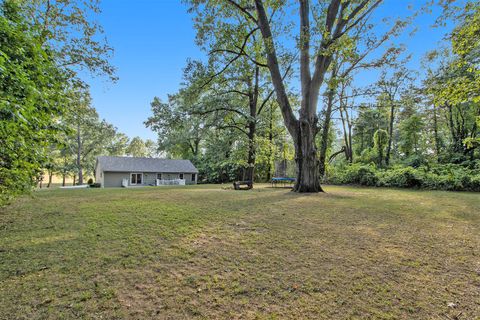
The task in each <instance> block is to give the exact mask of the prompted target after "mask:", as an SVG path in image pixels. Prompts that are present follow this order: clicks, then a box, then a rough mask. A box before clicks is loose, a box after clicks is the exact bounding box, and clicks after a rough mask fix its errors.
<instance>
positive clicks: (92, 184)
mask: <svg viewBox="0 0 480 320" xmlns="http://www.w3.org/2000/svg"><path fill="white" fill-rule="evenodd" d="M88 186H89V187H90V188H100V187H101V186H102V184H101V183H99V182H95V183H89V184H88Z"/></svg>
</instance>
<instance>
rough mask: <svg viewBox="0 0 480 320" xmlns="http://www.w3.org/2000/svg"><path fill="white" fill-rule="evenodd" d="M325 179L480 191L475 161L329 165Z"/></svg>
mask: <svg viewBox="0 0 480 320" xmlns="http://www.w3.org/2000/svg"><path fill="white" fill-rule="evenodd" d="M325 182H327V183H332V184H357V185H364V186H379V187H397V188H422V189H431V190H451V191H477V192H478V191H480V165H479V162H477V161H471V162H468V163H464V164H462V165H459V164H445V165H439V164H436V165H432V166H422V167H419V168H413V167H410V166H407V167H401V166H397V167H393V168H389V169H384V170H379V169H377V168H376V167H375V165H373V164H370V165H364V164H363V165H362V164H358V163H356V164H350V165H344V166H338V167H332V168H330V170H329V171H328V176H327V177H326V179H325Z"/></svg>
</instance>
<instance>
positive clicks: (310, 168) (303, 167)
mask: <svg viewBox="0 0 480 320" xmlns="http://www.w3.org/2000/svg"><path fill="white" fill-rule="evenodd" d="M299 123H300V125H299V128H298V134H297V135H296V136H295V137H294V144H295V162H296V167H297V168H296V169H297V180H296V182H295V186H294V188H293V190H294V191H297V192H323V190H322V187H321V186H320V176H319V170H318V159H317V147H316V145H315V136H316V130H317V128H316V123H315V122H314V123H310V122H309V121H305V120H303V121H302V119H301V118H300V122H299Z"/></svg>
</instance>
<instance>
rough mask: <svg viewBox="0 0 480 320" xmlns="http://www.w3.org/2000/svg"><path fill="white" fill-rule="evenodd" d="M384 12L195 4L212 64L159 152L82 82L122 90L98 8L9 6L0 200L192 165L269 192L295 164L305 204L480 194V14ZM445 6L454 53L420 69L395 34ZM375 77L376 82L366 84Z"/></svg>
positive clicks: (194, 79)
mask: <svg viewBox="0 0 480 320" xmlns="http://www.w3.org/2000/svg"><path fill="white" fill-rule="evenodd" d="M381 2H382V1H380V0H356V1H341V0H330V1H319V2H310V1H308V0H302V1H299V2H298V3H297V2H288V1H287V2H279V1H261V0H255V1H238V2H236V1H234V0H225V1H217V0H190V1H187V6H188V10H189V12H190V14H191V15H192V18H193V19H194V26H195V30H196V44H197V45H198V46H199V48H201V50H202V51H203V52H204V53H205V54H206V56H207V58H206V59H205V60H204V61H197V60H188V62H187V65H186V66H185V69H184V81H183V83H182V84H181V88H180V90H179V91H178V92H175V93H172V94H171V95H170V97H169V99H168V101H161V100H160V99H159V98H154V99H153V102H152V103H151V107H152V115H151V116H150V117H149V118H148V119H146V121H145V125H146V126H147V127H149V128H151V129H152V130H153V131H154V132H156V133H157V134H158V141H157V142H153V141H150V140H147V141H143V140H142V139H141V138H139V137H135V138H133V139H131V140H130V139H129V138H128V137H127V136H126V135H124V134H122V133H120V132H118V130H117V129H116V128H115V127H114V126H112V125H111V124H109V123H108V122H107V121H105V120H102V119H100V118H99V116H98V114H97V112H96V110H95V109H94V108H93V107H92V105H91V99H90V94H89V86H88V84H87V83H86V82H85V81H84V80H82V77H81V76H80V73H81V72H88V73H90V74H91V75H93V76H103V77H105V78H106V79H108V80H110V81H113V82H115V81H116V79H117V78H116V70H115V67H114V66H112V65H111V63H110V59H111V55H112V52H113V48H111V47H110V45H109V44H108V42H106V40H103V39H104V37H103V30H102V27H101V26H100V25H99V24H98V23H96V22H95V20H94V19H93V18H92V16H94V15H95V14H96V13H98V12H99V11H100V9H99V5H98V3H97V1H93V0H91V1H85V2H78V1H74V0H65V1H48V0H44V1H22V2H19V1H13V0H5V1H2V3H1V13H0V23H1V28H0V33H1V35H0V36H1V42H2V45H1V49H0V50H1V51H0V71H1V77H0V92H1V101H0V103H1V105H0V114H1V127H0V139H1V141H2V143H1V146H0V194H1V199H2V200H1V201H2V203H5V202H6V201H7V200H8V199H10V198H11V197H12V196H14V195H16V194H19V193H24V192H27V191H28V190H31V188H32V187H33V186H35V185H36V184H37V183H38V181H39V180H42V179H43V180H44V181H48V180H50V181H51V177H52V175H53V174H57V175H60V176H62V177H63V179H64V181H65V179H67V177H68V178H69V179H73V181H74V183H77V184H83V183H84V178H83V176H84V175H85V173H86V174H87V175H89V176H92V175H93V167H94V162H95V157H96V156H98V155H133V156H161V157H172V158H185V159H190V160H192V162H193V163H194V164H195V165H196V166H197V168H199V170H200V174H199V181H200V182H207V183H219V182H227V181H232V180H242V181H269V180H270V179H271V178H272V177H273V176H274V175H275V174H277V175H278V174H279V173H278V170H276V168H277V169H278V167H279V166H280V165H279V164H282V166H283V167H285V164H287V163H289V164H290V166H291V167H293V170H291V171H294V172H295V175H296V176H295V177H296V183H295V186H294V190H295V191H298V192H318V191H322V188H321V186H320V183H321V182H328V183H342V184H343V183H356V184H366V185H377V186H399V187H423V188H432V189H448V190H473V191H479V190H480V151H479V146H480V138H479V125H480V123H479V121H480V98H479V87H480V69H479V67H480V66H479V62H480V49H479V48H480V40H479V39H480V36H479V34H480V7H479V4H478V2H477V1H446V0H437V1H425V3H423V6H422V7H421V8H420V9H418V10H416V11H412V14H411V16H408V17H404V18H402V19H399V18H395V19H394V18H392V17H389V16H381V14H379V11H378V10H377V9H378V7H379V6H381ZM433 9H438V10H435V12H440V13H439V15H438V16H437V17H436V22H435V24H436V26H437V27H446V26H449V28H447V30H448V32H447V34H446V36H445V41H444V42H443V43H441V44H439V47H438V48H437V49H436V50H434V51H432V52H429V53H428V54H427V55H426V56H425V57H424V61H423V62H422V67H421V68H420V69H419V70H411V69H409V61H410V60H411V55H410V53H411V52H410V51H409V48H408V47H405V46H403V45H402V43H401V42H400V40H399V37H400V36H406V35H408V36H412V35H413V34H414V29H415V26H414V24H413V21H415V18H416V17H419V16H421V15H424V14H428V13H429V12H430V11H432V10H433ZM291 12H295V13H296V14H295V15H294V16H291V15H290V13H291ZM99 39H102V40H99ZM365 72H377V73H378V78H377V80H376V81H375V82H374V83H362V82H361V81H358V79H359V78H360V77H361V75H362V74H364V73H365ZM282 175H286V173H285V172H283V174H282ZM64 183H65V182H64ZM47 184H49V183H47Z"/></svg>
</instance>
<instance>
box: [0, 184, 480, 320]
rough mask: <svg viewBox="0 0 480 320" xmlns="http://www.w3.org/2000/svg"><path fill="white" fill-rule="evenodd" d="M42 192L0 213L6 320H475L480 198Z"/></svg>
mask: <svg viewBox="0 0 480 320" xmlns="http://www.w3.org/2000/svg"><path fill="white" fill-rule="evenodd" d="M326 190H327V193H326V194H308V195H302V194H295V193H292V192H289V191H287V190H285V189H272V188H267V187H265V186H263V187H256V188H255V189H254V190H251V191H246V192H238V191H233V190H222V189H221V187H220V186H191V187H190V186H189V187H165V188H153V187H152V188H137V189H85V190H44V191H40V192H37V193H36V194H35V196H34V197H33V198H28V197H27V198H23V199H20V200H18V201H16V202H15V203H14V204H13V205H11V206H9V207H7V208H5V209H2V211H1V212H0V319H59V318H66V319H73V318H85V319H88V318H92V319H98V318H100V317H103V318H106V319H115V318H117V319H125V318H131V319H142V318H145V319H149V318H155V319H185V318H198V319H219V318H223V319H367V318H368V319H480V196H479V195H478V194H474V193H448V192H433V191H408V190H393V189H368V188H353V187H328V186H327V187H326Z"/></svg>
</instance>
